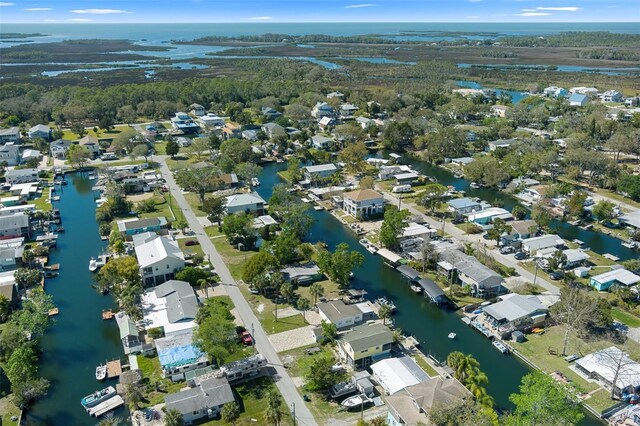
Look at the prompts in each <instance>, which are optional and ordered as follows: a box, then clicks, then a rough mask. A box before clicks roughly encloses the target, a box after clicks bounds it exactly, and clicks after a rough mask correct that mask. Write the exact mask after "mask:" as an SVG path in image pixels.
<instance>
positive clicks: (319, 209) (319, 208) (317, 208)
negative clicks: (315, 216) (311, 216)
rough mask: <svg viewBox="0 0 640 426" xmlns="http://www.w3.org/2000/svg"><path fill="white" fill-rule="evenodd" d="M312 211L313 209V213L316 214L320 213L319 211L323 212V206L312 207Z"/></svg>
mask: <svg viewBox="0 0 640 426" xmlns="http://www.w3.org/2000/svg"><path fill="white" fill-rule="evenodd" d="M313 209H314V210H315V211H317V212H321V211H323V210H324V207H323V206H313Z"/></svg>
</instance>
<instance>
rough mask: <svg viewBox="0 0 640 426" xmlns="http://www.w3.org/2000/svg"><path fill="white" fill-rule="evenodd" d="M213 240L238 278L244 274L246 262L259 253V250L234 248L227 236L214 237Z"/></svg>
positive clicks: (232, 273)
mask: <svg viewBox="0 0 640 426" xmlns="http://www.w3.org/2000/svg"><path fill="white" fill-rule="evenodd" d="M211 242H212V243H213V245H214V246H215V247H216V250H218V253H220V256H222V258H223V260H224V263H225V264H226V265H227V267H228V268H229V271H230V272H231V275H232V276H233V277H234V278H236V279H239V278H240V277H241V276H242V271H243V269H244V263H245V262H246V261H247V260H249V259H251V257H253V256H254V255H255V254H256V253H258V252H257V251H239V250H237V249H235V248H233V247H232V246H231V245H230V244H229V242H228V241H227V239H226V238H213V239H211Z"/></svg>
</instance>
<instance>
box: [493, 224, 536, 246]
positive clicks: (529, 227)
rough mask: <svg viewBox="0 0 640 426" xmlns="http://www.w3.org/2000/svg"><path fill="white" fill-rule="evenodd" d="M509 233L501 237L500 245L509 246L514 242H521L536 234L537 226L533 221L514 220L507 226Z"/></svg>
mask: <svg viewBox="0 0 640 426" xmlns="http://www.w3.org/2000/svg"><path fill="white" fill-rule="evenodd" d="M509 225H510V226H511V232H509V235H505V236H503V237H502V245H503V246H506V245H511V244H513V243H515V242H516V241H522V240H525V239H527V238H531V236H533V235H535V234H536V232H538V224H537V223H536V222H535V221H534V220H516V221H513V222H511V223H510V224H509Z"/></svg>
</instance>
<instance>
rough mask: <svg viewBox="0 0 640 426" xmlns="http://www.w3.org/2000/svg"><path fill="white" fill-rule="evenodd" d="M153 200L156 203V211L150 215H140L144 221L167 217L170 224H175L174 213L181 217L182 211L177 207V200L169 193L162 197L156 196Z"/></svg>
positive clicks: (149, 213)
mask: <svg viewBox="0 0 640 426" xmlns="http://www.w3.org/2000/svg"><path fill="white" fill-rule="evenodd" d="M153 200H154V201H155V202H156V209H155V210H154V211H152V212H148V213H140V217H141V218H143V219H147V218H151V217H161V216H163V217H165V218H166V219H167V221H168V222H173V220H174V218H173V213H172V210H173V212H174V213H176V215H177V216H178V217H180V213H179V211H180V209H179V208H178V207H177V206H178V204H177V203H176V200H175V198H173V197H172V196H171V195H169V193H168V192H166V193H163V194H162V195H158V194H155V195H154V196H153Z"/></svg>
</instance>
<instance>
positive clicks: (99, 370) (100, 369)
mask: <svg viewBox="0 0 640 426" xmlns="http://www.w3.org/2000/svg"><path fill="white" fill-rule="evenodd" d="M106 378H107V365H106V364H105V365H102V364H100V365H98V366H97V367H96V380H97V381H99V382H101V381H103V380H104V379H106Z"/></svg>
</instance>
